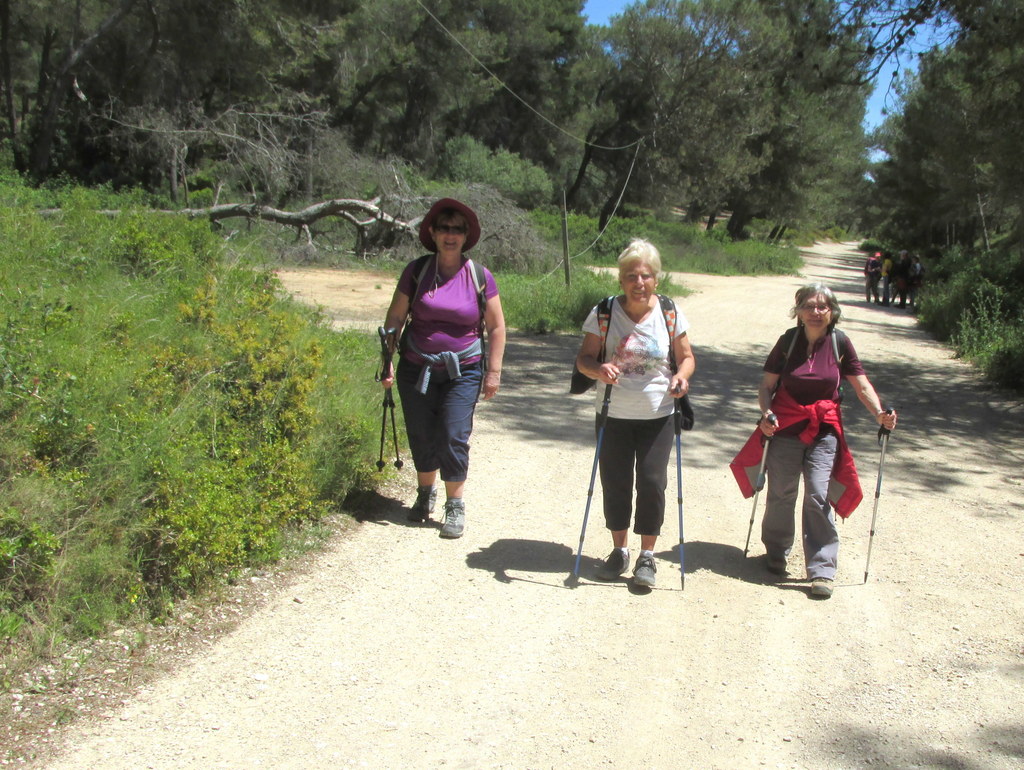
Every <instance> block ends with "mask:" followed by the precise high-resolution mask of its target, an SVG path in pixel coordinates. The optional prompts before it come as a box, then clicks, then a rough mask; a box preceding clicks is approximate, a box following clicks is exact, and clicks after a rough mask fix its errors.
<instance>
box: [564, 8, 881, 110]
mask: <svg viewBox="0 0 1024 770" xmlns="http://www.w3.org/2000/svg"><path fill="white" fill-rule="evenodd" d="M634 1H635V0H587V2H585V3H584V5H583V14H584V15H585V16H586V17H587V20H588V21H589V22H590V23H591V24H607V23H608V19H609V18H610V17H612V16H614V15H616V14H618V13H621V11H622V9H623V8H627V7H628V6H630V5H632V4H633V2H634ZM891 78H892V67H891V66H887V67H886V68H885V69H883V70H882V72H880V73H879V75H878V84H877V86H876V88H875V90H874V92H873V93H872V94H871V97H870V98H869V99H868V105H867V111H866V113H865V115H864V129H865V130H871V129H873V128H876V127H877V126H879V125H880V124H881V123H882V121H883V120H884V119H885V116H884V115H882V109H883V107H884V106H885V102H886V93H887V91H888V88H889V82H890V80H891ZM888 101H889V105H890V106H892V104H893V98H892V96H890V97H889V99H888Z"/></svg>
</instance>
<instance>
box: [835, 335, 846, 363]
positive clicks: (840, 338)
mask: <svg viewBox="0 0 1024 770" xmlns="http://www.w3.org/2000/svg"><path fill="white" fill-rule="evenodd" d="M840 347H842V348H843V351H845V350H846V332H843V331H840V330H839V329H836V328H833V329H832V352H833V353H834V354H835V357H836V366H838V367H839V369H840V371H842V368H843V359H844V358H845V357H846V353H845V352H843V353H842V354H841V353H840V352H839V348H840Z"/></svg>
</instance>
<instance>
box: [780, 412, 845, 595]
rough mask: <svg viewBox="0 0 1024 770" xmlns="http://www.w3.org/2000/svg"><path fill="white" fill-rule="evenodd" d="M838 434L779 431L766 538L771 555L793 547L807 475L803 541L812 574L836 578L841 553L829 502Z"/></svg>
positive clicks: (833, 515) (813, 576) (809, 578)
mask: <svg viewBox="0 0 1024 770" xmlns="http://www.w3.org/2000/svg"><path fill="white" fill-rule="evenodd" d="M837 443H838V439H837V438H836V435H835V434H834V433H831V432H825V433H821V434H819V435H818V436H817V438H815V439H814V441H812V442H811V443H810V444H805V443H803V442H802V441H800V439H798V438H794V437H790V436H776V437H775V438H773V439H772V441H771V446H770V448H769V449H768V461H767V463H766V464H765V468H766V471H767V474H768V491H767V502H766V508H765V513H764V521H763V522H762V524H761V542H763V543H764V546H765V548H766V549H767V551H768V555H769V556H775V557H777V556H782V555H783V554H785V555H786V556H788V555H789V552H790V550H791V549H792V548H793V541H794V537H795V527H796V523H795V521H794V519H795V514H796V497H797V492H798V488H799V484H800V478H801V476H802V477H803V480H804V501H803V522H802V524H803V546H804V559H805V562H806V565H807V579H808V580H813V579H814V578H819V577H821V578H834V577H835V574H836V563H837V560H838V558H839V532H838V530H837V529H836V516H835V512H834V511H833V510H832V506H831V505H829V502H828V497H827V495H828V482H829V479H830V478H831V477H832V465H833V462H834V461H835V457H836V445H837Z"/></svg>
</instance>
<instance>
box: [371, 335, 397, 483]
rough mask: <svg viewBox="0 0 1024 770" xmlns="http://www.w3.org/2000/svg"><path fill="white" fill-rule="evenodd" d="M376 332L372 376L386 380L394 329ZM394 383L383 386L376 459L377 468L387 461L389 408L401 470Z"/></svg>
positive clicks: (390, 369) (378, 379)
mask: <svg viewBox="0 0 1024 770" xmlns="http://www.w3.org/2000/svg"><path fill="white" fill-rule="evenodd" d="M377 334H378V335H379V336H380V360H381V364H380V373H379V374H377V376H376V377H375V378H374V379H375V380H377V382H380V381H381V380H386V379H388V378H389V377H391V376H392V374H393V373H392V368H391V345H390V342H391V341H392V340H394V337H395V330H394V329H385V328H384V327H383V326H381V327H379V328H378V329H377ZM393 387H394V385H392V387H391V388H384V402H383V404H382V407H383V411H382V412H381V415H380V457H379V458H378V460H377V470H378V471H382V470H384V466H385V465H387V463H385V462H384V443H385V438H386V436H387V426H388V410H391V436H392V438H393V440H394V444H395V467H396V468H398V469H399V470H401V468H402V465H404V463H403V462H402V459H401V458H400V457H399V456H398V427H397V426H396V424H395V396H394V394H393V393H392V392H391V391H392V388H393Z"/></svg>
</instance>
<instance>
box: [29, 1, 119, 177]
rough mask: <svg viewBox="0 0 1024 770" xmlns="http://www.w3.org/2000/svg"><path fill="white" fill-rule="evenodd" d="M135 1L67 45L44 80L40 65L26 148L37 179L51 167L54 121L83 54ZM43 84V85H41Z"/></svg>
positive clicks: (32, 170) (30, 169) (44, 75)
mask: <svg viewBox="0 0 1024 770" xmlns="http://www.w3.org/2000/svg"><path fill="white" fill-rule="evenodd" d="M137 2H138V0H121V5H120V7H118V8H117V9H116V10H115V11H113V12H112V13H111V14H110V15H109V16H107V18H106V19H104V20H103V21H102V22H101V23H100V25H99V27H97V28H96V31H95V32H93V33H92V34H91V35H89V36H88V37H86V38H85V39H84V40H82V42H81V43H80V44H79V45H78V46H77V47H74V48H72V47H70V45H71V44H69V48H68V51H67V53H66V54H65V56H64V61H63V62H61V64H60V67H58V69H57V71H56V72H55V73H54V74H53V76H52V77H51V78H49V79H48V80H47V75H46V70H45V69H44V68H43V66H40V73H39V78H40V89H39V103H38V111H37V113H36V120H35V126H34V128H35V132H34V133H35V135H34V136H33V138H32V146H31V149H30V151H29V173H30V174H31V175H32V177H33V178H34V179H35V180H36V181H42V180H43V179H44V178H45V176H46V174H47V172H48V171H49V168H50V152H51V150H52V148H53V140H54V137H55V136H56V135H57V121H58V117H59V115H60V109H61V107H62V106H63V105H64V100H65V98H66V97H67V94H68V91H70V90H71V84H72V83H73V82H74V79H75V72H76V71H77V69H78V67H79V66H80V65H81V64H82V62H83V60H84V59H85V57H86V56H87V55H88V53H89V52H90V51H91V50H92V48H93V46H95V45H96V41H98V40H99V39H100V38H101V37H103V35H105V34H106V33H107V32H109V31H110V30H111V29H112V28H113V27H114V26H116V25H117V24H118V23H119V22H120V21H121V20H122V19H123V18H124V17H125V16H127V15H128V13H129V12H130V11H131V9H132V7H133V6H134V5H135V4H136V3H137ZM44 83H45V85H43V84H44Z"/></svg>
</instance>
